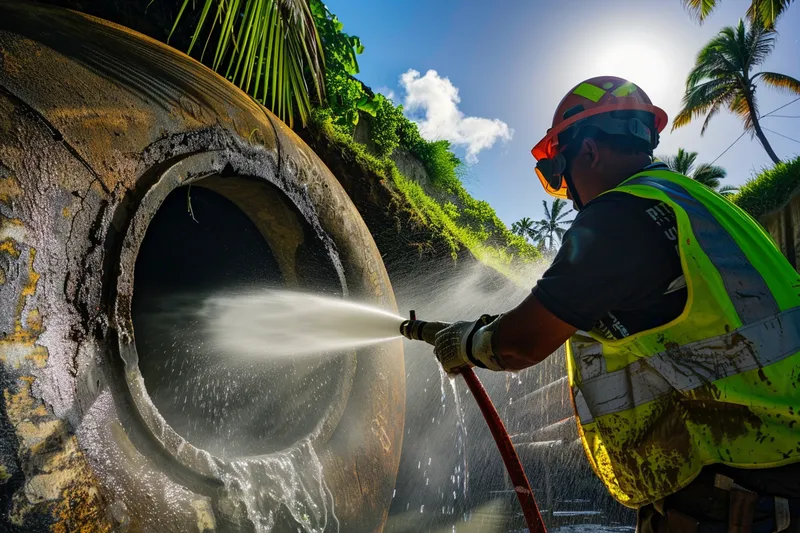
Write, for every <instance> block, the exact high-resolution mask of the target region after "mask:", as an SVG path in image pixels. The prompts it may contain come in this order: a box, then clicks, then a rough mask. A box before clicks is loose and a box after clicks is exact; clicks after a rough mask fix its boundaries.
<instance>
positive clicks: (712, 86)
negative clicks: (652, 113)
mask: <svg viewBox="0 0 800 533" xmlns="http://www.w3.org/2000/svg"><path fill="white" fill-rule="evenodd" d="M735 92H736V88H735V85H734V83H733V82H732V81H729V80H724V81H723V80H713V81H709V82H706V83H702V84H700V85H697V86H694V87H692V88H689V89H687V91H686V94H685V95H684V97H683V101H682V105H683V106H682V108H681V110H680V111H679V112H678V114H677V115H676V116H675V118H674V119H672V130H673V131H674V130H676V129H678V128H681V127H683V126H686V125H687V124H689V123H690V122H691V121H692V120H693V119H695V118H697V117H699V116H701V115H705V114H707V113H710V112H712V111H713V110H714V108H715V107H718V106H720V105H722V104H724V103H726V102H727V101H729V100H730V99H731V98H732V97H733V95H734V94H735Z"/></svg>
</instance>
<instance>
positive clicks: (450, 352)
mask: <svg viewBox="0 0 800 533" xmlns="http://www.w3.org/2000/svg"><path fill="white" fill-rule="evenodd" d="M502 316H503V315H499V316H490V315H483V316H482V317H480V318H479V319H478V320H476V321H475V322H453V323H452V324H451V325H450V326H448V327H446V328H445V329H443V330H442V331H440V332H439V333H437V334H436V344H435V345H434V348H433V352H434V353H435V354H436V358H437V359H438V360H439V362H440V363H441V364H442V368H444V371H445V372H447V373H448V374H451V373H456V372H459V371H460V370H461V369H463V368H471V367H473V366H477V367H480V368H488V369H489V370H505V369H506V368H507V366H506V364H505V361H503V359H502V358H500V357H498V356H497V355H495V354H494V352H493V350H492V337H494V336H496V335H497V328H498V325H499V323H500V318H501V317H502Z"/></svg>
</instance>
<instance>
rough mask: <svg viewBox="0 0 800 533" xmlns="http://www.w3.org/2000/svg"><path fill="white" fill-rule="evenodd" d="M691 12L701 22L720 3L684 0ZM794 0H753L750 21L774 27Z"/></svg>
mask: <svg viewBox="0 0 800 533" xmlns="http://www.w3.org/2000/svg"><path fill="white" fill-rule="evenodd" d="M682 1H683V5H684V6H686V9H688V10H689V12H690V13H691V14H692V15H694V16H695V17H697V18H698V19H699V20H700V21H701V22H702V21H704V20H705V19H706V17H708V16H709V15H710V14H711V12H712V11H714V8H716V7H717V4H718V3H719V1H718V0H682ZM793 1H794V0H751V1H750V6H749V7H748V8H747V18H748V19H749V20H750V22H756V21H759V22H760V23H761V24H763V25H764V27H765V28H772V27H773V26H774V25H775V21H777V20H778V17H780V16H781V14H782V13H783V12H784V11H786V8H788V7H789V5H790V4H791V3H792V2H793Z"/></svg>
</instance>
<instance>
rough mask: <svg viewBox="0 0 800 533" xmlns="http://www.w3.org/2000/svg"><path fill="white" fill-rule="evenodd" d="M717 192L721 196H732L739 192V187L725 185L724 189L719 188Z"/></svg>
mask: <svg viewBox="0 0 800 533" xmlns="http://www.w3.org/2000/svg"><path fill="white" fill-rule="evenodd" d="M717 192H718V193H720V194H721V195H722V196H732V195H734V194H736V193H737V192H739V187H736V186H734V185H725V186H724V187H720V188H719V189H717Z"/></svg>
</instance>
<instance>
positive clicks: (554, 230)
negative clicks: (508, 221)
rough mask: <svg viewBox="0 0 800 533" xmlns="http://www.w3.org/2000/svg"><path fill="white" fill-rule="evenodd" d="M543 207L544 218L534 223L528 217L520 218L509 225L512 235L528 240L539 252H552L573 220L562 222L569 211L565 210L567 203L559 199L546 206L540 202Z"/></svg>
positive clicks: (544, 202) (543, 201) (545, 203)
mask: <svg viewBox="0 0 800 533" xmlns="http://www.w3.org/2000/svg"><path fill="white" fill-rule="evenodd" d="M542 206H543V207H544V218H543V219H541V220H538V221H536V222H534V221H533V220H531V219H530V218H528V217H525V218H522V219H520V220H518V221H516V222H514V223H513V224H512V225H511V231H512V233H514V234H516V235H519V236H521V237H524V238H526V239H530V240H531V241H533V242H534V243H535V244H536V245H537V246H538V247H539V249H541V250H544V251H547V252H552V251H554V250H555V249H556V248H557V246H558V244H560V242H561V239H562V238H563V236H564V233H566V231H567V228H566V227H564V226H568V225H569V224H571V223H572V222H573V219H570V220H564V217H566V216H568V215H569V214H570V213H571V211H570V210H565V208H566V207H567V202H566V201H564V200H562V199H561V198H556V199H555V200H553V204H552V205H547V202H546V201H545V200H542Z"/></svg>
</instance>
